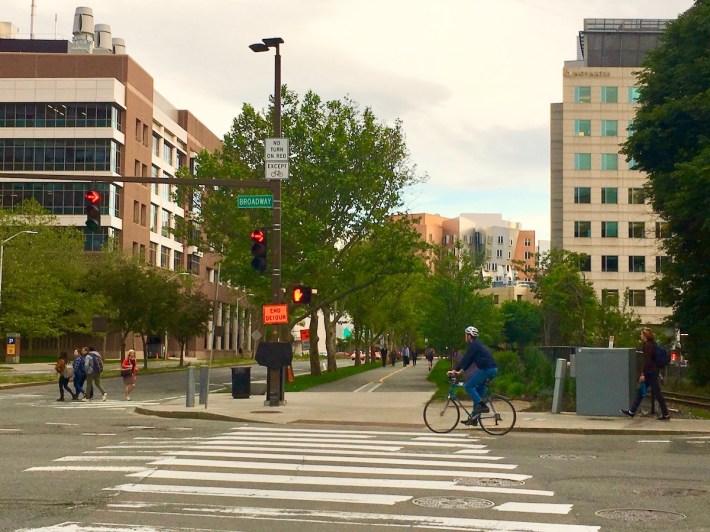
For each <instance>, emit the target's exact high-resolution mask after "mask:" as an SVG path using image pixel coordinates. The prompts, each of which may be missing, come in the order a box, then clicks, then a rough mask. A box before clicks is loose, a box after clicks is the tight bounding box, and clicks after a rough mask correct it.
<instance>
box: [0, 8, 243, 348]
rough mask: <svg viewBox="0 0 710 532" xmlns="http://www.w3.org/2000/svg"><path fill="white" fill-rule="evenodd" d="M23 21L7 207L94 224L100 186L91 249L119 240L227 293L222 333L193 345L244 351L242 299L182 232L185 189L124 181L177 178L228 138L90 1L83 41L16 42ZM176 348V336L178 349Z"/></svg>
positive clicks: (1, 87) (12, 92) (2, 56)
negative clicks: (164, 81) (167, 85)
mask: <svg viewBox="0 0 710 532" xmlns="http://www.w3.org/2000/svg"><path fill="white" fill-rule="evenodd" d="M12 28H14V26H12V24H9V23H3V24H0V36H1V37H2V38H0V148H1V149H0V171H1V172H7V173H11V174H13V177H9V178H8V177H4V178H3V177H0V207H1V208H4V209H8V208H12V207H13V206H16V205H18V204H20V203H22V201H24V200H26V199H28V198H35V199H36V200H37V201H38V202H39V203H40V204H41V205H43V206H44V207H45V208H46V209H48V210H49V211H50V212H51V213H52V214H54V215H56V216H57V217H58V218H59V220H60V223H61V224H62V225H72V226H77V227H84V224H85V221H86V213H85V202H84V196H83V195H84V192H85V191H87V190H96V189H98V190H100V191H101V193H102V197H101V205H100V212H101V231H100V232H97V233H95V234H91V233H87V235H86V241H85V249H86V250H99V249H101V246H102V244H103V243H104V242H105V241H106V239H107V238H109V237H111V238H115V239H116V240H117V241H118V242H119V244H120V246H121V247H122V249H123V250H124V251H125V252H126V253H127V254H129V255H130V254H132V255H135V256H140V257H143V258H144V259H145V260H146V261H147V262H149V263H150V264H153V265H155V266H158V267H160V268H163V269H165V270H168V271H174V270H180V271H187V272H189V273H190V274H192V275H193V276H195V277H196V278H197V279H198V280H199V283H198V285H199V286H201V287H202V289H203V290H204V291H205V293H206V294H208V295H209V297H210V298H213V297H216V298H217V300H218V305H217V311H216V316H217V325H218V326H219V327H217V328H216V330H217V334H216V335H215V337H214V338H213V337H212V335H210V336H208V337H207V338H201V339H198V341H197V342H196V344H195V345H193V346H190V347H191V348H190V352H191V354H193V353H197V354H200V353H204V352H205V351H207V350H209V349H210V348H214V349H216V350H229V351H231V352H232V353H233V352H234V351H235V350H236V345H237V324H239V326H240V327H241V328H242V332H241V334H240V336H241V337H244V338H247V339H248V338H250V337H249V335H248V334H246V335H245V334H243V332H244V331H243V322H244V320H242V321H241V322H239V320H238V318H237V315H236V309H238V308H239V306H238V302H237V304H236V305H234V304H232V303H234V302H235V298H234V296H233V294H232V293H231V290H229V289H228V287H226V286H225V287H224V288H221V287H220V289H219V290H216V287H215V281H217V279H216V271H215V259H216V258H217V257H216V256H215V255H210V254H203V253H200V252H199V251H198V250H197V249H196V248H193V247H189V246H187V245H186V244H185V243H183V242H182V241H180V240H178V239H176V238H175V236H174V235H173V234H172V232H171V228H173V227H175V223H176V220H178V219H180V218H184V217H185V216H186V214H187V213H186V211H185V206H183V205H180V204H178V203H176V202H175V198H174V197H173V192H174V189H173V187H172V186H171V185H169V184H137V183H126V182H123V181H122V180H121V177H122V176H141V177H149V176H153V177H158V178H160V177H174V176H175V173H176V172H177V171H178V169H180V168H182V167H190V168H192V165H193V163H194V160H195V157H196V156H197V154H198V153H199V152H200V151H202V150H204V149H206V150H209V151H212V150H215V149H217V148H219V147H220V146H221V141H220V139H219V138H218V137H217V136H216V135H215V134H214V133H213V132H212V131H210V130H209V129H208V128H207V127H206V126H205V125H204V124H202V123H201V122H200V121H199V120H198V119H197V118H195V117H194V116H193V115H192V114H191V113H190V111H188V110H184V109H178V108H176V107H175V106H174V105H172V104H171V103H170V102H168V101H167V100H166V99H165V98H164V97H162V96H161V95H160V93H159V92H158V91H157V90H156V89H155V86H154V80H153V78H152V77H151V76H150V74H149V73H148V72H146V71H145V70H144V69H143V68H142V67H141V66H140V65H139V64H138V63H137V62H136V61H135V60H134V59H133V58H131V57H130V56H129V55H127V54H126V43H124V42H123V40H122V39H114V38H112V36H111V29H110V27H109V26H107V25H104V24H96V25H94V22H93V13H92V10H91V9H90V8H85V7H80V8H77V10H76V14H75V17H74V32H73V34H74V37H73V40H72V41H66V40H36V39H27V40H22V39H16V38H13V37H14V36H15V35H16V31H13V29H12ZM37 173H41V174H42V175H52V174H73V175H87V176H90V175H100V176H106V177H112V178H114V179H115V180H114V181H112V182H111V183H99V184H92V183H91V182H90V181H89V180H87V181H86V182H78V181H62V180H61V179H57V180H52V181H40V180H37V179H36V178H35V179H33V175H34V174H37ZM167 275H174V274H167ZM221 284H222V283H220V285H221ZM215 294H217V295H216V296H215ZM244 303H245V302H242V309H241V310H242V312H243V311H244ZM129 340H130V339H129ZM242 345H244V344H242ZM109 346H110V347H112V346H111V343H109ZM113 347H115V346H113ZM129 347H130V345H129ZM135 347H136V348H138V349H140V345H135ZM176 347H177V344H176V343H175V342H173V341H171V342H170V345H169V351H170V352H171V353H172V352H174V350H175V349H176Z"/></svg>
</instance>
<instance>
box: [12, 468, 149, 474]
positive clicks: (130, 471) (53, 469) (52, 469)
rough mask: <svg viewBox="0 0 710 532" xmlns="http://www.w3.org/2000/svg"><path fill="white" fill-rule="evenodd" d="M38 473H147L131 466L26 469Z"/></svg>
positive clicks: (143, 469)
mask: <svg viewBox="0 0 710 532" xmlns="http://www.w3.org/2000/svg"><path fill="white" fill-rule="evenodd" d="M28 471H29V472H36V471H52V472H54V473H57V472H63V471H99V472H101V471H103V472H108V471H121V472H126V473H135V472H146V468H145V467H130V466H44V467H30V468H29V469H25V471H24V472H28Z"/></svg>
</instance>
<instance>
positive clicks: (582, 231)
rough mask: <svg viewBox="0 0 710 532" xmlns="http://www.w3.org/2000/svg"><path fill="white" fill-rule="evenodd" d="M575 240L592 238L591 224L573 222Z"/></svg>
mask: <svg viewBox="0 0 710 532" xmlns="http://www.w3.org/2000/svg"><path fill="white" fill-rule="evenodd" d="M574 236H575V238H590V237H591V236H592V222H574Z"/></svg>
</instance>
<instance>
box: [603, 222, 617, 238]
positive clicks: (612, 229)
mask: <svg viewBox="0 0 710 532" xmlns="http://www.w3.org/2000/svg"><path fill="white" fill-rule="evenodd" d="M618 237H619V222H602V238H618Z"/></svg>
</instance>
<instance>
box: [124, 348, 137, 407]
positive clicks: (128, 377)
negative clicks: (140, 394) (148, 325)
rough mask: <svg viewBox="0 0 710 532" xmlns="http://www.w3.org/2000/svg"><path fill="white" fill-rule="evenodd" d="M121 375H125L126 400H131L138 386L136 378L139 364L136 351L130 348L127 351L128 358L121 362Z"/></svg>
mask: <svg viewBox="0 0 710 532" xmlns="http://www.w3.org/2000/svg"><path fill="white" fill-rule="evenodd" d="M121 377H123V386H124V388H123V394H124V395H125V397H126V401H130V400H131V392H133V389H134V388H135V387H136V379H137V378H138V364H136V352H135V351H134V350H133V349H129V350H128V353H126V358H124V359H123V362H121Z"/></svg>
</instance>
